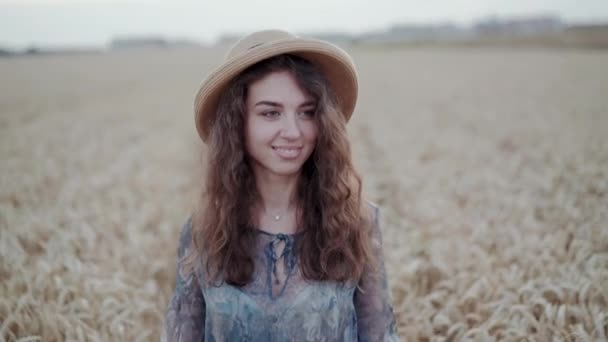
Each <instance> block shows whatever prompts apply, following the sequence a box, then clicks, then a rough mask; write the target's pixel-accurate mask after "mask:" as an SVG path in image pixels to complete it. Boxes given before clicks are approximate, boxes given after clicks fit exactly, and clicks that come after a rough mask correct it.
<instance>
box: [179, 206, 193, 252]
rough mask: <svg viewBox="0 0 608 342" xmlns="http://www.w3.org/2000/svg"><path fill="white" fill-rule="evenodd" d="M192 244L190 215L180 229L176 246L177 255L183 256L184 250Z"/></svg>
mask: <svg viewBox="0 0 608 342" xmlns="http://www.w3.org/2000/svg"><path fill="white" fill-rule="evenodd" d="M191 244H192V215H190V216H189V217H188V218H187V219H186V222H185V223H184V224H183V225H182V228H181V230H180V233H179V244H178V246H179V247H178V254H179V255H184V253H185V252H186V250H188V249H189V248H190V245H191Z"/></svg>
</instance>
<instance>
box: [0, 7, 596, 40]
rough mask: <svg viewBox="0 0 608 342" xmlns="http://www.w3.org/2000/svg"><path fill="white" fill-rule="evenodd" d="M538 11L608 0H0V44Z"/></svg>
mask: <svg viewBox="0 0 608 342" xmlns="http://www.w3.org/2000/svg"><path fill="white" fill-rule="evenodd" d="M539 13H540V14H554V15H558V16H560V17H561V18H562V19H564V20H566V21H568V22H581V21H595V22H608V0H302V1H288V0H242V1H238V0H198V1H192V0H165V1H162V0H0V46H8V47H14V48H22V47H25V46H29V45H31V44H36V45H43V46H71V45H89V46H104V45H106V44H107V43H108V42H109V40H110V39H111V38H112V37H114V36H118V35H162V36H165V37H168V38H180V37H183V38H188V39H194V40H199V41H203V42H205V41H207V42H211V41H213V40H214V39H215V38H216V37H217V36H218V34H221V33H241V32H249V31H251V30H257V29H262V28H282V29H286V30H293V31H298V32H320V31H326V30H332V31H342V32H351V33H358V32H362V31H366V30H376V29H383V28H386V27H388V26H390V25H392V24H395V23H422V22H439V21H452V22H455V23H457V24H470V23H471V22H472V21H473V20H475V19H478V18H482V17H487V16H488V15H497V16H512V15H516V16H521V15H530V14H539Z"/></svg>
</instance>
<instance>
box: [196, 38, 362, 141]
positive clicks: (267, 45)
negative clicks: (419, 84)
mask: <svg viewBox="0 0 608 342" xmlns="http://www.w3.org/2000/svg"><path fill="white" fill-rule="evenodd" d="M285 53H289V54H292V55H296V56H299V57H302V58H304V59H306V60H308V61H309V62H311V63H313V64H314V65H316V66H317V67H318V68H319V69H320V71H321V72H322V73H323V74H324V76H325V78H326V79H327V81H328V82H329V86H330V87H331V88H332V90H333V92H334V94H335V95H336V100H337V102H338V103H337V105H338V106H339V109H340V111H341V112H342V114H343V115H344V117H345V119H346V121H348V120H349V119H350V117H351V116H352V114H353V111H354V110H355V105H356V103H357V93H358V76H357V70H356V67H355V64H354V62H353V60H352V58H351V57H350V56H349V54H348V53H346V52H345V51H344V50H342V49H341V48H339V47H337V46H335V45H333V44H331V43H329V42H326V41H323V40H318V39H312V38H302V37H298V36H296V35H294V34H291V33H289V32H286V31H281V30H263V31H257V32H254V33H251V34H249V35H247V36H245V37H243V38H241V39H240V40H238V41H237V42H236V44H235V45H234V46H233V47H232V48H231V49H230V50H229V51H228V53H227V54H226V56H225V58H224V61H223V63H222V64H221V65H219V66H218V67H217V68H215V69H214V70H213V71H212V72H211V73H210V74H209V75H208V76H207V78H205V79H204V80H203V82H202V83H201V85H200V88H199V90H198V92H197V94H196V97H195V100H194V112H195V124H196V130H197V131H198V134H199V136H200V137H201V139H202V140H203V141H204V142H206V141H207V138H208V137H209V134H210V131H211V128H212V126H213V123H214V121H215V116H216V114H217V105H218V101H219V98H220V96H221V94H222V92H223V91H224V90H225V89H226V88H227V86H228V85H229V84H230V81H232V80H233V79H234V78H235V77H237V76H238V75H239V74H240V73H241V72H243V71H244V70H245V69H247V68H248V67H250V66H252V65H254V64H256V63H258V62H260V61H262V60H265V59H267V58H270V57H273V56H278V55H281V54H285Z"/></svg>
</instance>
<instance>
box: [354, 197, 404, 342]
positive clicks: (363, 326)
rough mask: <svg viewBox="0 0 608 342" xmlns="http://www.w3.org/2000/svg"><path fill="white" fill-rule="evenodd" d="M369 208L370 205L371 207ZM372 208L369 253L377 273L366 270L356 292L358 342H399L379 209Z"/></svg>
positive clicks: (369, 269) (368, 268)
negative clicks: (375, 264)
mask: <svg viewBox="0 0 608 342" xmlns="http://www.w3.org/2000/svg"><path fill="white" fill-rule="evenodd" d="M370 205H371V204H370ZM371 207H372V214H373V215H372V222H373V225H372V226H373V229H372V251H373V254H374V256H375V257H376V261H377V262H378V267H377V271H376V273H374V272H372V270H371V268H370V267H366V269H365V271H364V274H363V276H362V277H361V279H360V280H359V284H358V287H357V289H356V290H355V297H354V302H355V310H356V313H357V327H358V328H357V329H358V335H359V341H374V342H376V341H398V340H399V338H398V336H397V328H396V322H395V316H394V313H393V306H392V298H391V294H390V290H389V288H388V280H387V275H386V270H385V266H384V257H383V250H382V234H381V231H380V224H379V209H378V207H377V206H375V205H371Z"/></svg>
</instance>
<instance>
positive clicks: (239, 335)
mask: <svg viewBox="0 0 608 342" xmlns="http://www.w3.org/2000/svg"><path fill="white" fill-rule="evenodd" d="M373 212H374V222H375V224H374V241H373V247H374V253H375V254H376V256H377V260H379V262H380V263H381V265H380V266H381V267H380V276H377V277H372V276H371V275H369V273H370V272H367V273H365V274H364V275H363V276H362V278H361V279H360V280H359V282H358V284H357V283H355V282H352V281H351V282H347V283H345V284H340V283H337V282H333V281H310V280H306V279H304V278H303V277H302V274H301V273H300V271H299V268H298V260H297V255H296V253H295V252H294V251H295V248H294V246H295V244H297V243H298V239H299V238H300V237H301V233H296V234H272V233H268V232H265V231H263V230H259V229H255V231H256V239H255V240H256V245H255V246H253V247H254V261H255V271H254V275H253V280H252V282H250V283H249V284H248V285H246V286H244V287H241V288H239V287H234V286H231V285H229V284H226V283H222V284H221V285H220V286H213V285H206V282H205V281H203V279H204V278H203V277H204V274H203V273H204V272H203V271H202V269H203V268H202V267H198V268H197V271H196V272H194V273H192V274H190V275H183V274H180V271H179V270H180V263H181V261H182V259H183V256H184V255H185V254H186V252H187V250H188V248H190V245H191V241H192V235H191V230H192V220H191V219H188V220H187V222H186V223H185V224H184V226H183V228H182V231H181V237H180V242H179V247H178V264H177V266H178V267H177V269H178V272H177V281H176V286H175V292H174V294H173V297H172V298H171V301H170V303H169V306H168V308H167V311H166V316H165V332H164V335H163V339H166V340H168V341H398V337H397V330H396V325H395V317H394V314H393V308H392V304H391V296H390V291H389V289H388V285H387V278H386V271H385V267H384V261H383V257H382V238H381V233H380V228H379V224H378V208H377V207H376V206H373ZM357 285H358V286H357Z"/></svg>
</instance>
